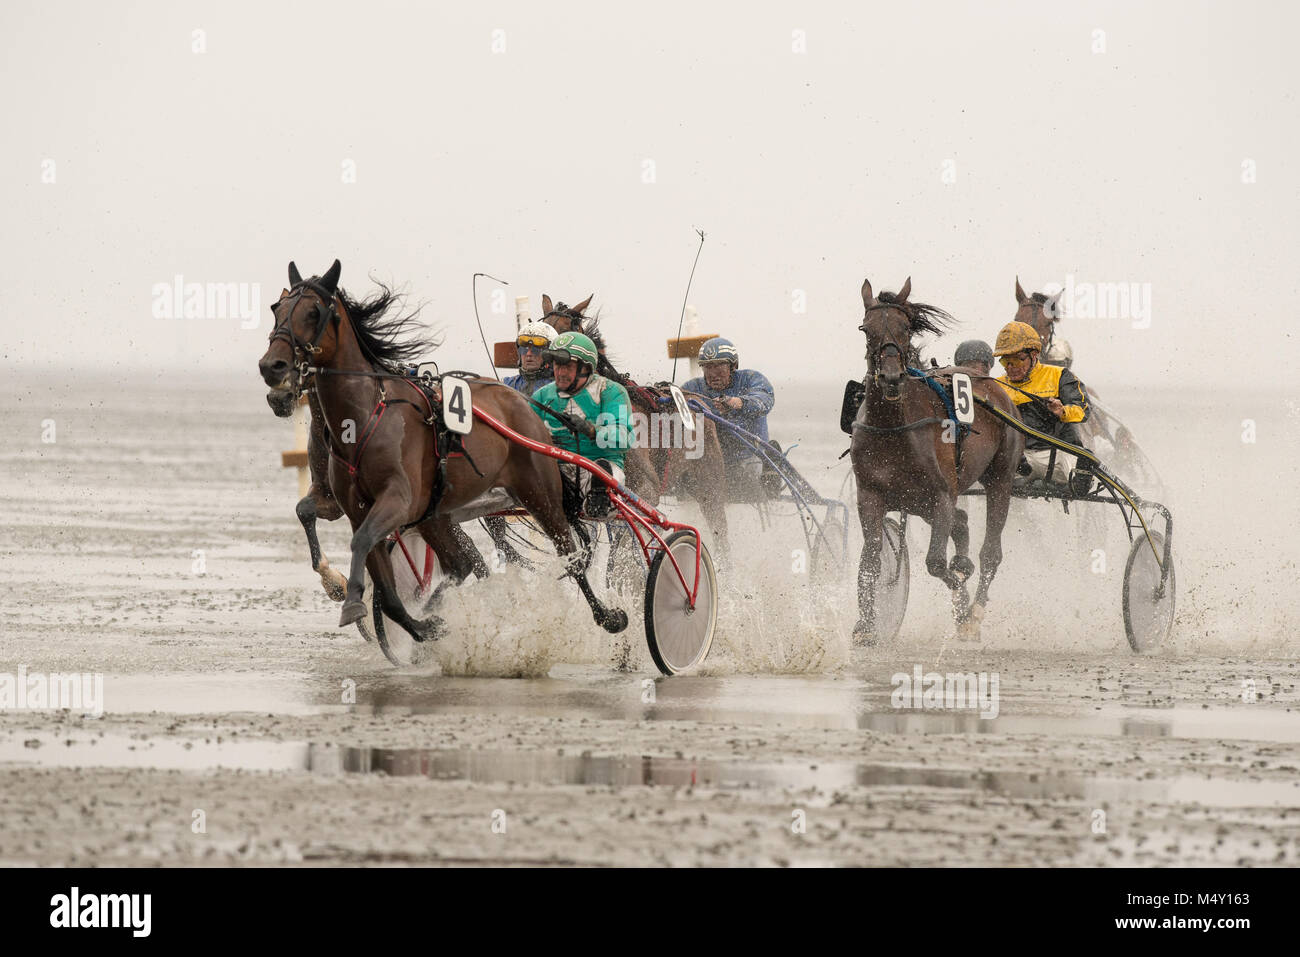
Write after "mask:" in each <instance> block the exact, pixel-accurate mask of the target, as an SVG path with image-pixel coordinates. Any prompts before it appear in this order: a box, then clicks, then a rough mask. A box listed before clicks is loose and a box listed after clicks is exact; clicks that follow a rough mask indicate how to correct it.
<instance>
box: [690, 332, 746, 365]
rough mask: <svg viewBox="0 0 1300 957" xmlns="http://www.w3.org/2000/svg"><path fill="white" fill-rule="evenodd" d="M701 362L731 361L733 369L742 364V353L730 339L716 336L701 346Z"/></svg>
mask: <svg viewBox="0 0 1300 957" xmlns="http://www.w3.org/2000/svg"><path fill="white" fill-rule="evenodd" d="M698 361H700V362H730V363H731V367H732V368H733V369H735V368H738V367H739V366H740V353H739V352H737V351H736V347H735V345H733V344H732V342H731V340H730V339H724V338H722V337H721V336H715V337H714V338H712V339H709V340H708V341H707V342H705V343H704V345H702V346H700V357H699V360H698Z"/></svg>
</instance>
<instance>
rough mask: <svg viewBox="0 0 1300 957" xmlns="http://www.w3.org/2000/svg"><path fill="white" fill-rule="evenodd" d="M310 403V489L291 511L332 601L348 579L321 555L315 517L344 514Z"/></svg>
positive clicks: (343, 590)
mask: <svg viewBox="0 0 1300 957" xmlns="http://www.w3.org/2000/svg"><path fill="white" fill-rule="evenodd" d="M314 409H315V407H314V406H313V414H312V417H311V431H310V432H309V433H308V438H307V465H308V467H309V470H310V472H311V488H309V489H308V490H307V494H306V495H304V496H303V497H302V499H301V500H300V501H299V502H298V507H297V508H296V509H294V511H295V512H296V513H297V515H298V521H299V522H301V523H302V528H303V531H304V532H305V533H306V534H307V548H308V549H309V550H310V552H311V568H312V571H314V572H316V574H318V575H320V581H321V586H322V587H323V588H324V589H325V594H326V595H328V596H329V597H330V600H332V601H342V600H343V596H344V595H345V594H346V592H347V584H348V583H347V579H346V578H344V577H343V576H342V574H340V573H339V572H338V571H337V570H336V569H334V568H332V567H331V566H330V563H329V559H327V558H326V557H325V556H324V555H322V554H321V550H320V540H319V539H317V537H316V520H317V519H321V518H323V519H325V521H327V522H332V521H334V520H335V519H336V518H339V517H340V516H341V515H342V514H343V509H342V507H341V506H340V505H339V503H338V502H337V501H336V500H335V498H334V494H333V492H332V491H331V490H330V484H329V454H328V451H327V450H326V447H325V435H324V433H323V432H322V431H321V426H320V420H319V419H318V418H317V417H316V415H315V412H314Z"/></svg>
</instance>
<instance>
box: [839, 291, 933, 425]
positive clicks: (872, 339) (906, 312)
mask: <svg viewBox="0 0 1300 957" xmlns="http://www.w3.org/2000/svg"><path fill="white" fill-rule="evenodd" d="M911 293H912V278H911V277H910V276H909V277H908V278H907V282H905V283H903V288H902V289H900V290H899V291H898V292H897V293H891V292H882V293H881V294H880V295H879V296H876V295H875V294H873V293H872V291H871V280H869V279H864V280H863V282H862V307H863V315H862V325H860V326H858V328H859V329H861V330H862V331H863V332H864V333H866V336H867V375H868V376H869V377H870V378H872V379H874V380H875V381H876V382H877V383H879V384H880V385H881V387H882V388H883V389H884V392H885V398H886V399H888V400H889V401H891V402H896V401H897V400H898V399H899V398H900V396H901V392H900V389H901V387H902V382H903V379H904V377H905V376H906V375H907V363H908V361H909V359H911V361H916V360H915V355H916V353H915V350H914V348H913V346H912V337H913V336H914V335H916V334H917V333H921V332H933V333H941V332H943V331H945V330H946V329H947V323H948V322H949V321H950V320H951V319H952V317H951V316H949V315H948V313H946V312H944V311H943V310H942V309H936V308H935V307H934V306H927V305H926V304H925V303H922V302H908V299H907V297H908V296H909V295H911Z"/></svg>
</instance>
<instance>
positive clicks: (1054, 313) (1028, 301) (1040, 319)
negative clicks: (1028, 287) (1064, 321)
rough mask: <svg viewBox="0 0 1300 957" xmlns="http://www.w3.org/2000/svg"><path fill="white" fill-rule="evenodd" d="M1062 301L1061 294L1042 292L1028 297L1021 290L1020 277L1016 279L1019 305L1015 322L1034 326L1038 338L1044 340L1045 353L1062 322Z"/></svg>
mask: <svg viewBox="0 0 1300 957" xmlns="http://www.w3.org/2000/svg"><path fill="white" fill-rule="evenodd" d="M1060 300H1061V293H1059V292H1058V293H1057V294H1056V295H1055V296H1049V295H1047V294H1046V293H1042V292H1036V293H1034V294H1033V295H1032V296H1029V295H1026V294H1025V291H1024V290H1023V289H1021V288H1020V277H1019V276H1017V277H1016V302H1017V303H1019V305H1018V306H1017V308H1016V314H1015V317H1014V319H1013V321H1014V322H1024V323H1027V324H1028V325H1031V326H1033V327H1034V331H1035V332H1037V333H1038V337H1039V338H1040V339H1042V340H1043V349H1044V351H1046V349H1047V346H1048V343H1050V342H1051V340H1052V330H1053V329H1055V328H1056V324H1057V323H1058V322H1060V321H1061V308H1060Z"/></svg>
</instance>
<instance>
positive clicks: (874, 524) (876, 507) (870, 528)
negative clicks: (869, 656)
mask: <svg viewBox="0 0 1300 957" xmlns="http://www.w3.org/2000/svg"><path fill="white" fill-rule="evenodd" d="M858 521H859V522H861V523H862V556H861V557H860V558H859V559H858V623H857V624H856V625H854V626H853V640H854V641H857V642H862V643H863V644H865V645H867V646H868V647H870V646H871V645H874V644H875V643H876V641H877V638H876V584H877V582H879V581H880V549H881V545H882V537H883V535H884V530H885V501H884V499H883V498H881V497H880V496H879V495H874V494H872V493H871V492H870V491H869V490H868V489H866V488H864V487H863V486H861V485H859V486H858Z"/></svg>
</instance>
